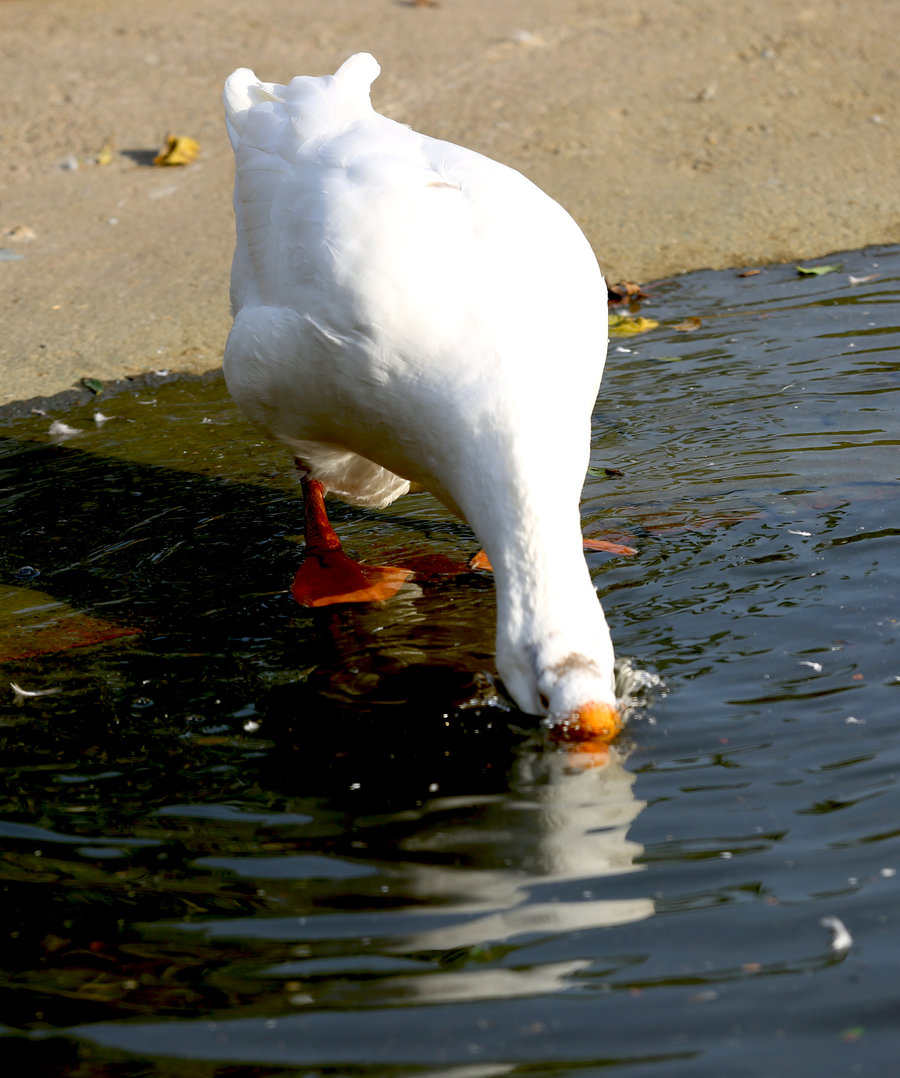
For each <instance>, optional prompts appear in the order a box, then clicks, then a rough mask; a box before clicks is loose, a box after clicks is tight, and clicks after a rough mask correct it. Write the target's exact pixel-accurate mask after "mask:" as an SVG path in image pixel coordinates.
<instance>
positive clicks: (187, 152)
mask: <svg viewBox="0 0 900 1078" xmlns="http://www.w3.org/2000/svg"><path fill="white" fill-rule="evenodd" d="M198 153H200V143H199V142H197V140H196V139H192V138H188V136H187V135H166V144H165V146H164V147H163V148H162V149H161V150H160V151H159V153H158V154H157V155H156V157H154V158H153V164H154V165H189V164H191V162H192V161H196V159H197V154H198Z"/></svg>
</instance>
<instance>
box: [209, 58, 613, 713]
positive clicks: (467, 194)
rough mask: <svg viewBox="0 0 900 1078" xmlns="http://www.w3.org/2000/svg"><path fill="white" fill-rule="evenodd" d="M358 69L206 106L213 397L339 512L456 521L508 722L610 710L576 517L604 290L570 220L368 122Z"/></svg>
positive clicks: (244, 80) (521, 191)
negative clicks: (220, 326)
mask: <svg viewBox="0 0 900 1078" xmlns="http://www.w3.org/2000/svg"><path fill="white" fill-rule="evenodd" d="M378 70H379V68H378V64H377V63H376V61H375V60H374V58H372V57H371V56H368V55H366V54H360V55H357V56H353V57H351V58H350V59H349V60H347V61H346V63H345V64H343V66H342V67H341V68H340V69H339V70H338V72H337V73H336V74H335V75H333V76H324V77H322V78H309V77H300V78H295V79H293V80H292V81H291V83H290V84H289V85H287V86H280V85H278V84H274V83H263V82H260V81H259V80H258V79H256V77H255V75H253V73H252V72H250V71H248V70H247V69H240V70H238V71H236V72H235V73H234V74H233V75H232V76H231V77H230V78H229V79H228V82H227V83H226V87H225V94H224V99H225V109H226V117H227V124H228V131H229V135H230V137H231V141H232V145H233V147H234V153H235V160H236V166H237V173H236V181H235V217H236V222H237V245H236V250H235V257H234V265H233V270H232V285H231V295H232V305H233V309H234V315H235V319H234V326H233V328H232V330H231V334H230V336H229V339H228V344H227V347H226V351H225V361H224V365H225V374H226V378H227V381H228V387H229V390H230V391H231V393H232V395H233V396H234V398H235V400H236V401H237V403H238V405H239V406H240V407H241V408H242V410H243V411H244V412H245V413H246V414H247V415H248V417H249V418H250V419H251V420H253V421H254V422H255V423H257V424H258V425H259V426H260V427H262V429H263V430H265V431H266V432H267V433H268V434H269V435H270V436H271V437H273V438H276V439H278V440H280V441H281V442H283V443H284V444H285V445H286V446H287V447H288V449H289V450H290V451H291V452H292V453H293V454H294V455H295V456H297V457H299V458H300V459H301V460H302V461H303V462H304V464H305V465H306V466H307V467H308V468H309V470H310V472H311V474H312V475H313V476H314V477H315V478H318V479H319V480H321V481H322V482H323V483H324V485H325V486H326V488H327V489H328V490H330V491H331V492H333V493H335V494H338V495H340V497H342V498H344V499H346V500H347V501H350V502H353V503H355V504H358V505H366V506H383V505H386V504H389V503H390V502H391V501H393V500H394V499H395V498H397V497H399V496H400V495H402V494H404V493H406V492H407V490H408V489H409V486H410V483H411V482H412V483H415V484H418V485H420V486H421V487H424V488H426V489H428V490H430V491H432V492H433V493H434V494H435V495H436V496H437V497H438V498H440V499H441V500H442V501H443V502H444V504H445V505H447V506H448V507H449V508H450V509H451V510H452V511H453V512H455V513H457V514H459V515H460V516H461V517H463V518H464V519H466V520H468V522H469V523H470V524H471V526H472V528H473V529H474V531H475V532H476V534H477V535H478V537H479V539H480V541H481V542H482V544H483V545H484V547H485V550H486V551H487V554H488V556H489V557H490V559H491V562H492V564H493V567H494V571H495V577H496V584H497V595H498V635H497V646H498V656H497V661H498V666H499V669H500V673H501V676H502V677H503V679H504V681H505V683H506V685H507V688H508V689H509V691H510V692H511V693H512V695H513V697H514V698H515V699H516V702H517V703H518V704H519V706H520V707H522V708H523V709H524V710H527V711H530V712H533V713H538V714H541V713H546V712H547V711H548V705H547V702H546V701H547V700H549V701H550V703H549V711H550V713H551V714H565V713H567V712H568V711H570V710H571V709H572V708H574V707H578V706H580V705H582V704H585V703H587V702H588V701H602V702H607V703H613V702H614V693H613V688H612V685H613V680H612V667H613V649H612V644H611V641H610V637H609V632H608V629H607V626H606V622H605V619H604V617H603V612H602V610H601V608H600V605H599V603H598V601H597V598H596V594H595V592H594V588H593V586H592V584H591V581H590V576H589V574H588V570H587V567H586V564H585V560H584V556H583V553H582V549H581V531H580V516H579V511H578V504H579V497H580V493H581V487H582V483H583V480H584V474H585V470H586V467H587V463H588V453H589V431H590V416H591V411H592V408H593V405H594V400H595V397H596V395H597V391H598V389H599V386H600V378H601V375H602V371H603V364H604V359H605V354H606V289H605V285H604V282H603V278H602V276H601V274H600V271H599V269H598V267H597V263H596V260H595V258H594V255H593V253H592V252H591V249H590V247H589V245H588V243H587V241H586V240H585V238H584V236H583V235H582V233H581V231H580V230H579V229H578V227H577V225H576V224H575V223H574V221H573V220H572V219H571V218H570V217H569V215H568V214H567V213H566V212H565V211H564V210H563V209H562V208H561V207H560V206H559V205H558V204H557V203H556V202H554V201H553V200H552V199H551V198H549V197H548V196H547V195H545V194H544V193H543V192H541V191H540V190H539V189H538V188H537V187H535V186H534V185H533V184H532V183H531V182H530V181H528V180H527V179H525V178H524V177H523V176H521V175H520V174H519V173H517V172H515V171H514V170H513V169H510V168H507V167H506V166H504V165H501V164H498V163H497V162H495V161H491V160H489V159H488V158H486V157H483V156H481V155H480V154H477V153H474V152H473V151H470V150H466V149H463V148H461V147H459V146H455V145H452V144H450V143H447V142H442V141H440V140H437V139H432V138H429V137H428V136H426V135H421V134H418V133H416V132H415V131H411V130H410V129H408V128H406V127H404V126H402V125H400V124H398V123H395V122H393V121H392V120H389V119H387V118H385V117H383V116H380V115H379V114H378V113H376V112H374V111H373V109H372V106H371V103H370V100H369V85H370V83H371V81H372V80H373V79H374V78H375V76H376V75H377V74H378ZM544 698H546V699H544Z"/></svg>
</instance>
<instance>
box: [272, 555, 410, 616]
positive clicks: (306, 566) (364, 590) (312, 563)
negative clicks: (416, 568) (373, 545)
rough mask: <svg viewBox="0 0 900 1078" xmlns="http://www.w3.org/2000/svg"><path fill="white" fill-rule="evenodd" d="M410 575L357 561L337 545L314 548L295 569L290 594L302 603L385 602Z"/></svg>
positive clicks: (407, 571) (390, 568) (390, 567)
mask: <svg viewBox="0 0 900 1078" xmlns="http://www.w3.org/2000/svg"><path fill="white" fill-rule="evenodd" d="M412 575H413V574H412V573H411V572H410V570H409V569H398V568H395V567H394V566H390V565H360V564H359V562H355V561H354V560H353V559H352V558H348V557H347V555H346V554H345V553H344V552H343V550H341V549H340V548H337V549H336V550H317V551H315V552H314V553H307V555H306V558H305V559H304V562H303V564H302V565H301V566H300V568H299V569H298V570H297V573H296V575H295V576H294V582H293V584H292V585H291V595H292V596H293V597H294V599H296V601H297V602H298V603H300V605H301V606H335V605H337V604H339V603H377V602H384V600H385V599H390V598H391V596H393V595H396V594H397V592H398V591H399V590H400V588H401V587H402V586H403V585H404V584H405V583H406V581H407V580H409V578H410V577H411V576H412Z"/></svg>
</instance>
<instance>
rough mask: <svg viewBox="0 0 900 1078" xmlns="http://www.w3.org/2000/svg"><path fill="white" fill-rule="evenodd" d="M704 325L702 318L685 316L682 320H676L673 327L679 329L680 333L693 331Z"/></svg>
mask: <svg viewBox="0 0 900 1078" xmlns="http://www.w3.org/2000/svg"><path fill="white" fill-rule="evenodd" d="M702 325H703V320H702V319H701V318H685V319H684V321H682V322H676V323H675V325H674V326H673V327H672V328H673V329H677V330H678V332H679V333H693V332H694V330H695V329H699V328H700V327H701V326H702Z"/></svg>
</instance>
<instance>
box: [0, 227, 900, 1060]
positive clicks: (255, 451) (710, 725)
mask: <svg viewBox="0 0 900 1078" xmlns="http://www.w3.org/2000/svg"><path fill="white" fill-rule="evenodd" d="M828 261H829V262H831V263H835V262H840V263H842V268H841V269H840V271H838V272H834V273H830V274H826V275H821V276H806V277H801V276H799V275H798V274H797V273H796V271H795V269H794V267H793V266H773V267H764V268H761V271H760V272H759V273H757V274H755V275H753V276H746V277H742V276H738V275H737V274H736V273H735V272H728V273H712V272H703V273H696V274H691V275H689V276H686V277H684V278H681V279H677V280H672V281H666V282H662V283H659V284H657V285H655V286H653V287H651V288H649V290H648V291H649V293H650V295H649V298H648V299H647V300H646V301H644V302H643V304H642V308H641V313H642V314H643V315H645V316H649V317H652V318H654V319H657V320H658V321H659V322H660V323H661V324H660V326H659V327H658V328H656V329H654V330H651V331H649V332H647V333H644V334H641V335H639V336H634V337H623V338H618V339H615V340H614V341H613V342H612V346H611V354H610V361H609V364H608V367H607V374H606V377H605V380H604V385H603V390H602V393H601V397H600V401H599V403H598V406H597V409H596V413H595V422H594V453H593V466H592V470H591V474H590V475H589V477H588V482H587V485H586V488H585V496H584V503H583V512H584V522H585V534H587V535H590V536H594V537H606V538H612V539H620V540H623V541H625V542H628V543H630V544H631V545H633V546H635V547H636V548H637V550H638V553H637V555H636V556H634V557H632V558H624V557H617V556H613V555H609V554H597V553H591V554H589V555H588V557H589V560H590V562H591V565H592V571H593V573H594V578H595V582H596V584H597V587H598V590H599V593H600V595H601V596H602V599H603V603H604V607H605V609H606V612H607V616H608V619H609V621H610V626H611V629H612V632H613V637H614V639H615V641H616V646H617V651H618V653H619V655H620V656H621V657H622V660H623V681H624V680H631V682H634V680H635V677H636V675H635V673H634V672H635V671H637V672H643V673H644V678H643V680H644V682H646V683H648V684H649V683H650V682H651V681H653V680H654V679H658V684H657V685H656V686H655V687H649V688H646V689H645V690H644V693H643V700H642V702H641V703H640V705H639V706H637V707H635V709H634V711H633V714H632V717H631V721H630V725H629V728H628V731H627V734H626V736H625V737H624V738H623V739H622V741H621V743H620V744H618V745H617V746H615V747H614V748H613V750H612V752H611V754H610V757H609V759H608V760H607V761H606V762H605V763H603V761H598V766H595V767H577V766H574V765H573V762H572V760H571V759H570V758H569V757H568V756H566V754H565V753H563V752H561V751H559V750H552V749H547V748H545V747H543V746H542V745H541V744H540V742H539V741H538V740H537V738H536V737H535V736H534V728H535V721H534V720H532V719H528V718H527V717H525V716H522V715H520V714H518V713H516V712H515V711H514V709H513V708H512V707H511V706H510V705H509V704H508V703H507V702H505V700H504V698H503V696H502V694H501V693H499V692H498V691H497V688H496V686H494V684H493V682H492V679H491V661H492V660H491V654H492V649H493V618H494V609H493V593H492V584H491V580H490V577H488V576H486V575H483V574H482V575H476V574H471V573H468V574H467V573H462V574H459V575H446V576H442V577H436V578H435V579H433V580H429V581H425V582H422V583H420V584H415V585H411V586H410V587H409V588H407V589H406V591H404V592H402V593H401V595H400V596H398V597H397V599H395V600H393V601H391V602H389V603H387V604H385V605H384V606H382V607H378V608H375V607H372V608H363V607H357V608H346V609H334V608H332V609H326V610H324V611H315V612H313V611H308V610H303V609H301V608H299V607H297V606H296V605H295V604H294V603H293V601H292V600H291V598H290V596H289V594H288V592H287V588H288V586H289V584H290V581H291V578H292V575H293V572H294V570H295V568H296V565H297V562H298V540H297V535H298V532H299V530H300V526H301V521H300V511H299V502H298V497H297V493H298V492H297V485H296V481H295V478H294V476H293V474H292V472H291V468H290V466H289V462H288V461H287V460H286V459H285V458H284V457H283V456H282V453H281V451H280V450H278V449H277V448H275V447H272V446H269V445H267V444H265V443H263V442H262V441H261V439H260V437H259V436H258V435H257V434H256V433H255V432H254V431H253V430H252V429H251V428H249V427H248V426H247V425H246V424H245V423H244V422H243V421H242V420H241V419H240V418H239V417H238V415H237V413H236V412H235V409H234V408H233V406H232V405H231V404H230V403H229V400H228V398H227V394H226V393H225V390H224V386H223V384H222V382H221V380H220V379H218V378H210V379H203V380H199V381H185V380H181V381H177V380H172V379H170V378H168V377H166V376H164V375H159V376H157V377H155V378H150V379H148V380H147V381H146V382H145V383H143V384H141V385H139V386H136V387H135V388H133V389H130V390H128V391H124V392H119V393H117V394H109V393H104V394H102V395H100V396H99V397H98V398H97V399H96V400H94V401H92V402H90V403H83V404H81V405H78V406H76V407H73V408H71V409H69V410H68V411H65V412H62V411H56V412H54V413H53V414H47V415H34V416H30V417H27V418H22V419H11V418H7V419H6V420H5V421H4V422H3V423H2V425H0V436H2V440H0V453H2V459H0V505H2V509H3V512H2V514H0V529H2V536H3V539H2V549H0V574H2V575H0V580H2V588H0V596H2V598H0V658H2V659H3V661H4V665H3V686H2V690H0V724H2V725H0V745H2V752H0V769H2V771H0V774H2V779H3V781H2V787H0V843H2V847H0V848H2V853H0V887H2V901H3V911H4V925H3V930H2V937H0V938H2V939H3V947H2V955H3V957H2V959H0V967H2V968H0V1023H2V1026H3V1028H2V1030H0V1032H2V1033H3V1034H5V1036H4V1040H3V1045H2V1051H3V1054H4V1059H5V1060H6V1061H7V1062H6V1069H7V1072H8V1073H10V1074H26V1073H27V1074H29V1075H61V1076H67V1078H78V1076H82V1078H85V1076H91V1078H94V1076H100V1075H102V1076H111V1078H133V1076H134V1078H136V1076H138V1075H140V1076H153V1078H164V1076H172V1075H179V1076H181V1075H184V1076H191V1078H195V1076H196V1078H214V1076H215V1078H221V1076H225V1075H228V1076H245V1078H249V1076H270V1075H271V1076H276V1075H303V1076H322V1078H324V1076H332V1078H334V1076H343V1075H347V1076H373V1078H374V1076H397V1078H400V1076H404V1078H407V1076H408V1078H423V1076H426V1075H429V1076H430V1075H435V1076H441V1078H488V1076H495V1075H497V1076H499V1075H513V1076H526V1075H527V1076H528V1078H539V1076H550V1075H553V1076H560V1075H566V1076H576V1075H577V1076H579V1078H587V1076H591V1078H594V1076H600V1075H603V1076H604V1078H608V1076H610V1075H618V1074H622V1075H623V1076H624V1075H627V1076H628V1078H662V1076H665V1078H669V1076H677V1078H681V1076H685V1078H686V1076H691V1078H713V1076H728V1078H732V1076H744V1075H746V1076H748V1078H749V1076H753V1078H767V1076H773V1078H777V1076H783V1075H785V1074H790V1075H791V1078H806V1076H810V1078H812V1076H816V1078H819V1076H821V1075H829V1076H833V1075H857V1074H863V1075H879V1076H883V1075H885V1074H888V1073H893V1070H894V1068H895V1067H896V1062H895V1060H896V1057H897V1053H898V1051H900V989H898V978H897V970H898V962H900V876H898V874H897V873H898V871H900V823H898V820H900V779H898V776H900V647H898V633H900V620H898V619H900V248H878V249H869V250H866V251H859V252H851V253H848V254H845V255H842V256H838V257H836V258H834V259H829V260H828ZM850 275H852V276H853V277H854V278H867V279H864V280H862V281H858V280H856V281H851V279H850ZM691 319H700V324H699V326H698V325H697V324H696V322H691V321H690V320H691ZM679 324H680V325H682V327H683V328H682V329H678V328H675V327H676V326H677V325H679ZM690 327H693V328H692V329H691V328H690ZM98 409H99V410H102V412H103V413H104V414H105V415H106V416H107V417H109V418H107V419H106V420H105V421H103V420H102V419H101V420H100V421H99V422H98V421H96V420H95V418H94V413H95V411H97V410H98ZM53 421H61V422H62V423H64V424H65V425H66V426H67V427H69V428H74V429H77V430H78V431H80V433H66V432H65V430H60V429H59V428H58V427H57V428H55V429H54V430H55V432H54V433H50V430H49V428H50V424H51V422H53ZM333 518H334V521H335V524H336V527H337V528H338V531H339V532H340V534H341V535H342V537H343V538H344V540H345V544H346V545H347V547H348V549H349V550H350V551H351V552H355V553H357V554H359V555H361V556H364V557H365V558H366V559H367V560H371V561H373V562H376V563H378V562H384V561H388V560H396V558H397V557H398V556H399V557H402V556H403V553H404V552H415V553H429V554H443V555H446V556H448V557H452V558H455V559H457V560H458V561H460V562H463V561H464V560H465V558H466V557H468V556H469V555H470V554H472V553H474V551H475V549H476V547H477V544H476V543H475V541H474V539H473V537H472V536H471V534H470V533H469V532H468V530H467V529H466V528H465V527H463V526H462V525H460V524H458V523H456V522H454V521H453V520H451V519H449V518H448V516H447V514H446V512H445V511H444V510H442V509H441V508H440V507H439V506H438V505H437V504H436V503H434V502H433V501H431V500H430V499H428V498H427V497H419V498H407V499H404V500H403V501H401V502H400V503H399V504H398V505H396V506H394V507H392V509H391V510H390V511H388V512H385V513H381V514H375V513H367V512H362V511H358V510H355V509H351V508H347V507H337V508H336V509H335V511H334V513H333ZM629 671H631V672H632V673H631V674H629ZM638 680H640V679H638ZM10 683H13V684H14V686H15V687H11V685H10Z"/></svg>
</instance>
